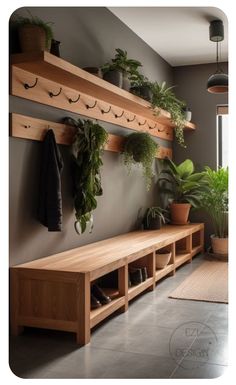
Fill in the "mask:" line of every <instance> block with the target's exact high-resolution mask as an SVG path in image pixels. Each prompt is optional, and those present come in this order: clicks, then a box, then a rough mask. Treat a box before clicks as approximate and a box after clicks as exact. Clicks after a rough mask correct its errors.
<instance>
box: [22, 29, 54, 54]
mask: <svg viewBox="0 0 236 385" xmlns="http://www.w3.org/2000/svg"><path fill="white" fill-rule="evenodd" d="M19 40H20V46H21V51H22V52H34V51H48V50H50V48H51V42H50V44H49V45H50V47H47V46H46V33H45V30H44V29H43V28H41V27H39V26H37V25H31V24H25V25H22V26H21V27H20V28H19Z"/></svg>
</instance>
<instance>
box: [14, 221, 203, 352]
mask: <svg viewBox="0 0 236 385" xmlns="http://www.w3.org/2000/svg"><path fill="white" fill-rule="evenodd" d="M203 245H204V225H203V224H201V223H200V224H189V225H186V226H173V225H166V226H164V227H163V228H162V229H161V230H152V231H134V232H130V233H127V234H123V235H119V236H116V237H113V238H109V239H106V240H103V241H99V242H95V243H92V244H90V245H86V246H82V247H79V248H76V249H72V250H68V251H64V252H62V253H59V254H55V255H51V256H49V257H45V258H41V259H37V260H34V261H32V262H27V263H23V264H21V265H17V266H13V267H11V268H10V274H11V277H10V278H11V279H10V283H11V292H10V294H11V331H12V333H13V334H14V335H18V334H19V333H20V332H21V331H22V329H23V327H24V326H31V327H39V328H47V329H56V330H64V331H69V332H74V333H76V335H77V342H78V344H80V345H84V344H87V343H88V342H89V341H90V332H91V329H92V328H93V327H94V326H95V325H97V324H98V323H99V322H101V321H102V320H103V319H105V318H106V317H108V316H109V315H110V314H112V313H113V312H115V311H118V310H119V311H121V312H124V311H126V310H127V309H128V304H129V301H130V300H132V299H133V298H134V297H136V296H137V295H139V294H140V293H142V292H144V291H146V290H153V289H154V288H155V283H156V282H157V281H158V280H160V279H161V278H163V277H164V276H166V275H170V274H172V275H173V274H174V273H175V270H176V268H178V267H179V266H181V265H182V264H183V263H185V262H191V260H192V257H193V256H194V255H196V254H197V253H199V252H200V251H202V250H203V247H204V246H203ZM163 248H167V249H168V250H171V251H172V257H171V260H170V262H169V264H168V265H167V267H165V268H164V269H160V270H156V268H155V252H156V251H157V250H160V249H163ZM129 265H132V266H136V267H137V266H138V267H140V266H146V267H147V271H148V278H147V279H146V280H145V281H144V282H142V283H141V284H139V285H137V286H132V287H129V286H128V267H129ZM112 271H113V272H114V271H116V272H117V276H118V285H117V287H115V288H110V289H106V290H107V292H108V293H109V295H110V296H111V298H112V301H111V302H110V303H109V304H107V305H103V306H102V307H100V308H98V309H95V310H90V285H91V282H93V281H94V280H96V279H97V278H99V277H102V276H104V275H106V274H108V273H110V272H112ZM115 274H116V273H115ZM104 290H105V289H104Z"/></svg>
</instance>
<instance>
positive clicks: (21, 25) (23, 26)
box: [12, 10, 53, 50]
mask: <svg viewBox="0 0 236 385" xmlns="http://www.w3.org/2000/svg"><path fill="white" fill-rule="evenodd" d="M27 12H28V14H29V16H28V17H24V16H20V15H17V14H16V17H15V18H14V19H13V20H12V22H13V23H14V24H15V25H16V26H17V27H18V30H19V37H20V40H21V45H22V44H23V47H24V46H26V45H27V47H28V44H29V42H27V41H26V42H24V41H23V42H22V39H26V40H27V39H28V40H29V39H31V40H32V44H34V50H36V49H37V41H35V35H34V33H33V34H32V29H28V27H29V26H33V27H37V28H38V29H40V30H42V31H44V33H45V36H44V38H43V39H42V38H41V36H39V39H41V40H42V43H41V44H42V49H44V44H45V48H46V49H48V50H49V49H50V46H51V40H52V39H53V31H52V24H53V23H52V22H45V21H43V20H42V19H40V18H39V17H37V16H33V15H32V14H31V13H30V11H29V10H27ZM27 29H28V31H27ZM26 34H27V35H26ZM37 36H38V35H37ZM26 50H27V49H26Z"/></svg>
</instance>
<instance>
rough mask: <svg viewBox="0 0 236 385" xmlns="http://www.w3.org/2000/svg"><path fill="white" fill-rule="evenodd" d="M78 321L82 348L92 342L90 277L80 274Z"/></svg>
mask: <svg viewBox="0 0 236 385" xmlns="http://www.w3.org/2000/svg"><path fill="white" fill-rule="evenodd" d="M77 298H78V301H77V320H78V329H77V333H76V337H77V338H76V340H77V343H78V344H79V345H80V346H83V345H86V344H88V343H89V342H90V277H89V274H87V273H85V274H80V275H79V279H78V287H77Z"/></svg>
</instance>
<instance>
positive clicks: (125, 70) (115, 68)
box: [101, 48, 142, 91]
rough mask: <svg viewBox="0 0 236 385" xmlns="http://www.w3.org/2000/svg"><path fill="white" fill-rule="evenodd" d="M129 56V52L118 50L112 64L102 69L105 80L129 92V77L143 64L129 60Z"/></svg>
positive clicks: (105, 65) (106, 64) (107, 64)
mask: <svg viewBox="0 0 236 385" xmlns="http://www.w3.org/2000/svg"><path fill="white" fill-rule="evenodd" d="M127 55H128V54H127V51H124V50H122V49H120V48H116V54H115V58H114V59H112V60H111V63H109V62H108V63H105V64H104V65H103V66H102V68H101V69H102V72H103V78H104V79H105V80H107V81H109V82H110V83H113V84H115V85H117V86H118V87H121V88H124V89H125V90H127V91H129V88H130V80H129V77H130V76H131V74H132V73H133V72H135V71H136V70H137V68H138V67H140V66H142V64H141V63H140V62H139V61H138V60H135V59H129V58H128V56H127Z"/></svg>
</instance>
